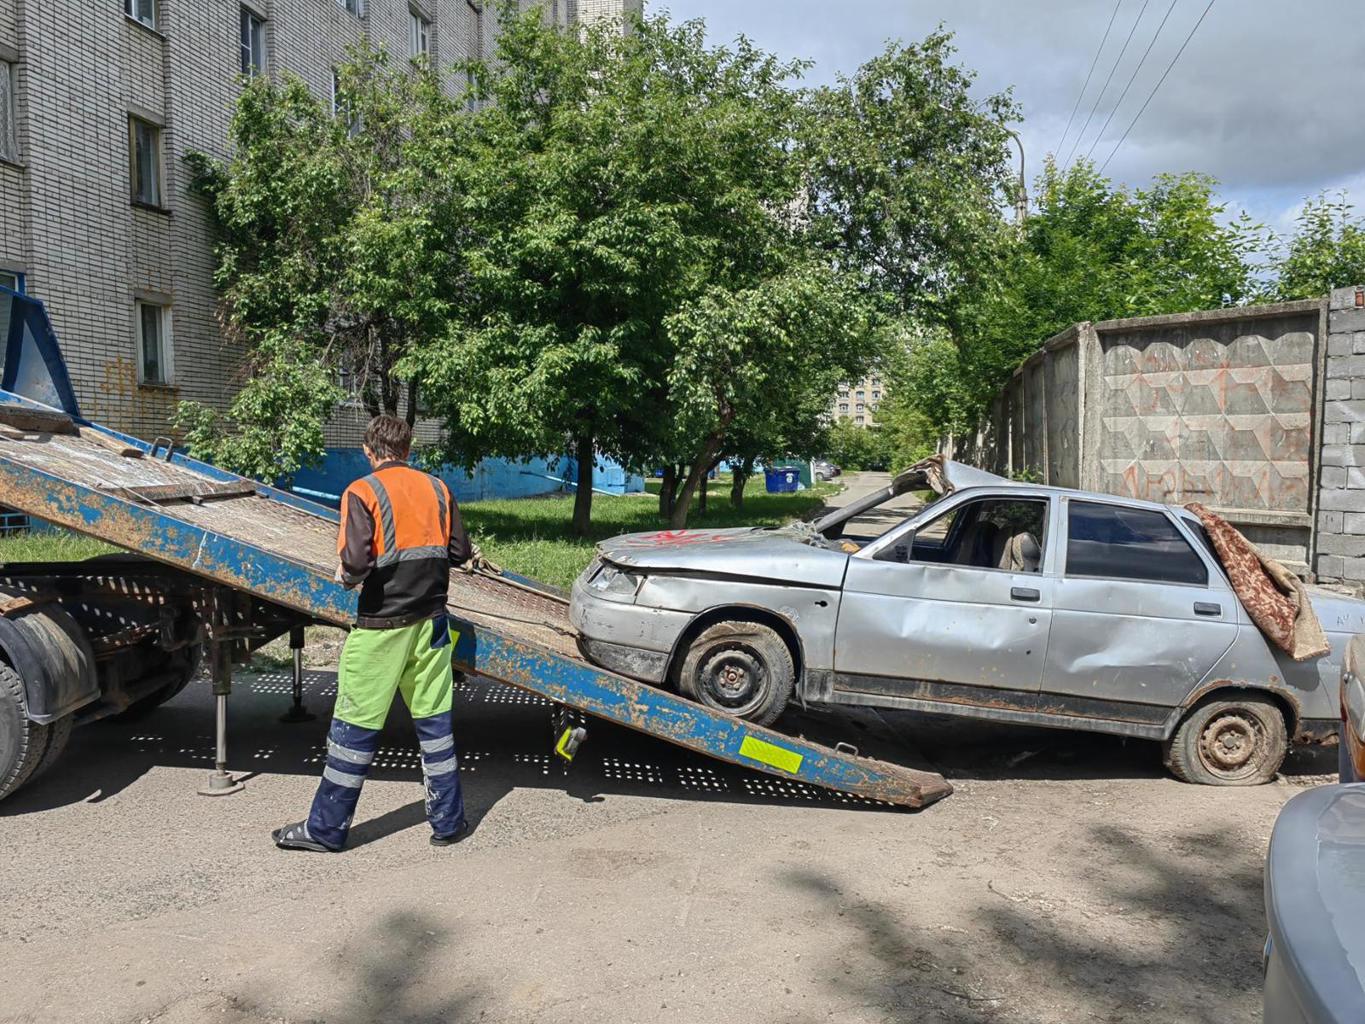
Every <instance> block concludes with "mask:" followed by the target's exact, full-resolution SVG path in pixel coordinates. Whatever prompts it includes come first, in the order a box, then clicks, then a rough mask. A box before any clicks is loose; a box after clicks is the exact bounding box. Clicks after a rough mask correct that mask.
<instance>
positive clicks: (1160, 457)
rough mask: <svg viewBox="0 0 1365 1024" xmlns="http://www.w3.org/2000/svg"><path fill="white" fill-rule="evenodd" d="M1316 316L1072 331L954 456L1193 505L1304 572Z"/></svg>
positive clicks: (1280, 310) (1213, 315)
mask: <svg viewBox="0 0 1365 1024" xmlns="http://www.w3.org/2000/svg"><path fill="white" fill-rule="evenodd" d="M1321 320H1322V303H1320V302H1316V301H1310V302H1298V303H1284V304H1280V305H1277V306H1258V307H1250V308H1245V309H1231V310H1213V311H1209V312H1201V313H1189V314H1179V315H1172V316H1164V317H1146V318H1138V319H1131V320H1116V321H1108V322H1105V323H1099V324H1078V325H1077V326H1075V327H1073V328H1070V329H1069V330H1067V331H1064V332H1062V333H1061V334H1059V335H1057V336H1056V337H1055V338H1052V339H1051V340H1049V341H1048V342H1047V343H1046V344H1045V345H1044V346H1043V348H1042V349H1041V350H1040V351H1039V352H1038V353H1036V354H1035V355H1034V356H1032V357H1031V358H1030V359H1029V360H1028V362H1026V363H1025V364H1024V366H1023V367H1021V368H1020V370H1019V371H1018V372H1017V373H1016V374H1015V376H1014V378H1013V379H1012V380H1011V382H1010V383H1009V385H1007V386H1006V387H1005V388H1004V389H1003V390H1002V391H1001V394H1000V397H999V398H998V399H997V403H998V409H996V408H994V407H993V410H992V415H991V422H990V423H989V424H987V425H985V426H983V428H982V430H981V431H980V432H979V434H978V435H977V437H976V438H975V439H973V443H971V444H968V445H966V446H964V449H965V455H966V457H968V458H971V459H972V460H973V461H975V462H976V463H977V464H978V465H981V466H983V467H985V468H989V469H992V470H994V471H995V472H998V473H1002V474H1010V475H1015V476H1019V475H1027V476H1030V477H1034V478H1037V477H1041V478H1042V479H1043V480H1045V481H1046V482H1047V483H1050V484H1055V485H1058V486H1062V487H1079V488H1082V489H1084V490H1092V491H1100V492H1105V493H1111V494H1122V495H1127V496H1131V497H1135V498H1144V499H1147V500H1151V501H1163V502H1171V503H1176V504H1181V503H1184V502H1188V501H1201V502H1204V503H1205V504H1207V505H1209V506H1211V507H1213V508H1215V509H1217V510H1218V511H1220V512H1222V513H1223V514H1224V515H1226V516H1227V517H1228V518H1229V519H1231V520H1232V521H1233V522H1235V523H1237V524H1238V526H1239V527H1241V528H1242V529H1243V530H1244V531H1245V532H1247V534H1248V536H1251V537H1252V539H1253V540H1255V541H1256V542H1257V543H1259V544H1261V545H1262V546H1263V547H1264V548H1266V549H1267V551H1268V552H1269V553H1270V554H1272V555H1274V556H1275V557H1277V558H1280V559H1282V560H1283V561H1286V562H1288V563H1291V564H1292V565H1294V566H1296V567H1298V568H1300V569H1303V570H1306V569H1307V567H1308V564H1309V560H1310V551H1311V541H1312V538H1311V534H1312V522H1313V519H1312V517H1313V513H1314V511H1315V508H1316V492H1315V487H1316V481H1315V476H1314V474H1315V459H1316V456H1315V452H1316V447H1317V445H1318V443H1319V442H1318V441H1317V438H1316V433H1315V424H1316V416H1315V411H1314V410H1315V402H1316V401H1317V400H1318V394H1317V381H1318V379H1319V370H1318V366H1319V361H1320V359H1321V358H1322V352H1321V347H1320V345H1319V338H1320V337H1321V334H1322V328H1321ZM1362 331H1363V332H1365V328H1362ZM1361 336H1362V338H1365V333H1362V335H1361ZM1362 352H1363V353H1365V347H1362ZM1362 359H1363V360H1365V355H1362ZM1362 372H1365V369H1363V370H1362ZM1329 387H1335V388H1337V390H1340V386H1339V385H1329ZM1328 397H1331V395H1330V394H1329V396H1328ZM1362 397H1365V389H1362ZM1362 421H1365V413H1362ZM996 424H999V426H996ZM1002 428H1005V429H1007V436H1001V433H1000V431H1001V429H1002ZM1362 429H1363V430H1365V428H1362ZM1362 442H1363V443H1365V434H1363V435H1362ZM1323 465H1324V467H1326V466H1327V462H1326V460H1325V459H1324V463H1323ZM1361 465H1362V466H1365V458H1362V461H1361ZM1362 471H1365V470H1362ZM1343 472H1344V469H1343ZM1327 478H1328V475H1327V470H1326V468H1324V479H1327ZM1362 500H1365V499H1362ZM1361 512H1362V513H1365V505H1363V506H1362V508H1361ZM1362 518H1363V519H1365V516H1363V517H1362ZM1362 558H1365V551H1363V552H1362ZM1363 564H1365V563H1363Z"/></svg>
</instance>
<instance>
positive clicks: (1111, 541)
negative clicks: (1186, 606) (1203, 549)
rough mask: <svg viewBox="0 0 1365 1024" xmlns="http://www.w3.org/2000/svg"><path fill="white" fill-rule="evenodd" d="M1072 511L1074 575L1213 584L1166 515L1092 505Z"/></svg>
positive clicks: (1075, 505) (1073, 506)
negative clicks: (1209, 582)
mask: <svg viewBox="0 0 1365 1024" xmlns="http://www.w3.org/2000/svg"><path fill="white" fill-rule="evenodd" d="M1069 506H1070V508H1069V511H1068V514H1067V540H1066V574H1067V575H1068V576H1099V577H1104V578H1107V579H1124V580H1142V581H1145V582H1150V583H1194V584H1200V585H1202V584H1207V583H1208V581H1209V576H1208V570H1206V569H1205V568H1204V563H1203V562H1202V561H1201V560H1200V558H1199V556H1198V555H1197V554H1195V552H1194V549H1193V548H1192V547H1190V545H1189V542H1188V541H1187V540H1185V538H1184V537H1183V536H1181V533H1180V531H1179V530H1177V529H1176V527H1175V524H1174V523H1172V522H1171V521H1170V520H1169V519H1168V518H1166V516H1165V515H1163V514H1162V513H1160V512H1153V511H1151V510H1149V509H1139V508H1125V507H1124V506H1122V505H1104V504H1100V503H1099V502H1091V501H1072V502H1070V503H1069Z"/></svg>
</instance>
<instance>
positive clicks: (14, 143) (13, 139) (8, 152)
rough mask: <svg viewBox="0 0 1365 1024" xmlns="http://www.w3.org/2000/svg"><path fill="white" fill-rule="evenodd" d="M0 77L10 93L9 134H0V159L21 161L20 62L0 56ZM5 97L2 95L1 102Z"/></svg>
mask: <svg viewBox="0 0 1365 1024" xmlns="http://www.w3.org/2000/svg"><path fill="white" fill-rule="evenodd" d="M0 78H3V79H5V81H6V83H7V86H8V89H9V93H8V103H7V106H8V107H9V110H8V112H7V113H8V114H9V134H8V136H5V135H0V160H3V161H4V162H5V163H10V164H19V163H21V160H22V157H23V153H22V152H21V151H20V149H19V62H18V61H13V60H9V59H7V58H3V57H0ZM3 102H5V97H0V103H3Z"/></svg>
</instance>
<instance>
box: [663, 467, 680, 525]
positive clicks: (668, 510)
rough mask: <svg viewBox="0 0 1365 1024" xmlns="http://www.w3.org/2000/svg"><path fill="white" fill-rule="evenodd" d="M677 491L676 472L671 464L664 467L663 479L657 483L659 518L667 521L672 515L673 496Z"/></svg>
mask: <svg viewBox="0 0 1365 1024" xmlns="http://www.w3.org/2000/svg"><path fill="white" fill-rule="evenodd" d="M677 491H678V471H677V469H676V468H674V466H673V463H671V462H670V463H669V464H668V465H667V466H665V467H664V475H663V479H661V480H660V481H659V517H660V518H661V519H667V518H668V517H669V516H671V515H672V514H673V495H674V494H676V493H677Z"/></svg>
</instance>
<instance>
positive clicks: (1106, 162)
mask: <svg viewBox="0 0 1365 1024" xmlns="http://www.w3.org/2000/svg"><path fill="white" fill-rule="evenodd" d="M1213 3H1214V0H1209V3H1208V6H1207V7H1205V8H1204V13H1203V14H1201V15H1199V20H1198V21H1196V22H1195V23H1194V28H1192V29H1190V34H1189V35H1187V36H1186V37H1185V41H1184V42H1183V43H1181V44H1180V49H1178V50H1176V51H1175V56H1174V57H1172V58H1171V62H1170V63H1169V64H1167V65H1166V70H1165V71H1163V72H1162V73H1161V77H1160V78H1158V79H1157V82H1156V85H1154V86H1152V91H1151V92H1149V93H1148V94H1147V99H1146V100H1145V101H1143V104H1142V108H1141V109H1140V110H1139V111H1138V112H1137V114H1136V115H1135V116H1134V117H1133V120H1132V121H1130V122H1129V123H1128V127H1127V128H1125V129H1124V130H1123V134H1122V135H1120V136H1119V141H1118V142H1116V143H1114V148H1113V149H1111V150H1110V151H1109V155H1108V156H1107V157H1105V158H1104V163H1103V164H1102V165H1101V166H1100V173H1101V174H1103V173H1104V169H1105V168H1106V167H1108V166H1109V161H1110V160H1112V159H1114V154H1115V153H1117V152H1118V151H1119V147H1120V146H1122V145H1123V140H1124V139H1126V138H1128V133H1129V132H1131V131H1132V130H1133V126H1134V125H1135V124H1137V123H1138V118H1140V117H1142V115H1143V113H1144V112H1145V111H1146V110H1147V105H1148V104H1149V103H1151V102H1152V97H1153V96H1155V95H1156V93H1157V90H1158V89H1160V88H1161V84H1162V83H1163V82H1165V81H1166V76H1167V75H1169V74H1170V73H1171V68H1173V67H1175V64H1176V61H1178V60H1179V59H1180V55H1181V54H1182V53H1184V52H1185V47H1187V46H1189V45H1190V40H1191V39H1193V38H1194V34H1195V33H1196V32H1198V31H1199V26H1200V25H1202V24H1204V19H1205V18H1206V17H1207V16H1208V13H1209V11H1210V10H1211V9H1212V8H1213Z"/></svg>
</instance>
